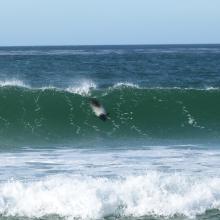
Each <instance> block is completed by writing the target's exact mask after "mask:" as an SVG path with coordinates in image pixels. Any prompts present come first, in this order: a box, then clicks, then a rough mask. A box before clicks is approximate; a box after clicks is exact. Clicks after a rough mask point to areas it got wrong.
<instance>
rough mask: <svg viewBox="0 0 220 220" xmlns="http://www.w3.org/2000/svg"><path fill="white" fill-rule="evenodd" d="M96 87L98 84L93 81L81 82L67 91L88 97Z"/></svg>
mask: <svg viewBox="0 0 220 220" xmlns="http://www.w3.org/2000/svg"><path fill="white" fill-rule="evenodd" d="M96 87H97V86H96V84H95V83H94V82H93V81H91V80H81V81H78V82H77V83H74V85H72V86H69V87H68V88H67V89H66V91H68V92H71V93H75V94H79V95H85V96H86V95H89V94H90V92H91V90H92V89H96Z"/></svg>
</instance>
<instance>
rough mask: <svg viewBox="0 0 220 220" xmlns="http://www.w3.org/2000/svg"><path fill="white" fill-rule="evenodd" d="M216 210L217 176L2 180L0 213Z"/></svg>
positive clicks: (133, 213) (70, 215)
mask: <svg viewBox="0 0 220 220" xmlns="http://www.w3.org/2000/svg"><path fill="white" fill-rule="evenodd" d="M212 208H216V209H219V208H220V178H210V177H209V178H208V177H203V178H196V177H193V176H184V175H181V174H165V173H159V172H155V171H154V172H153V171H152V172H148V173H147V174H145V175H141V176H127V177H126V178H121V179H108V178H104V177H99V178H94V177H88V176H87V177H85V176H78V177H77V176H75V177H74V176H53V177H50V178H47V179H44V180H41V181H36V182H21V181H11V182H7V183H1V184H0V213H1V215H4V216H8V215H11V216H27V217H42V216H44V215H52V214H57V215H59V216H62V217H67V218H71V219H72V218H82V219H86V218H92V219H98V218H102V217H105V216H109V215H114V216H118V215H122V216H135V217H139V216H145V215H158V216H173V215H175V214H179V215H184V216H187V217H190V218H191V217H195V216H196V215H197V214H201V213H204V212H205V211H206V210H207V209H212Z"/></svg>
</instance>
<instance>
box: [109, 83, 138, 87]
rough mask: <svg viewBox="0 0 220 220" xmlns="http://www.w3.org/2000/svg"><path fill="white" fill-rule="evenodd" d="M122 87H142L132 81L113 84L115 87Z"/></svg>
mask: <svg viewBox="0 0 220 220" xmlns="http://www.w3.org/2000/svg"><path fill="white" fill-rule="evenodd" d="M120 87H132V88H140V87H139V86H138V85H137V84H134V83H130V82H118V83H116V84H114V85H113V88H120Z"/></svg>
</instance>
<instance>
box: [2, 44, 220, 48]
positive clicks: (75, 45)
mask: <svg viewBox="0 0 220 220" xmlns="http://www.w3.org/2000/svg"><path fill="white" fill-rule="evenodd" d="M178 45H179V46H181V45H183V46H184V45H185V46H187V45H189V46H190V45H197V46H199V45H220V43H167V44H165V43H161V44H160V43H159V44H51V45H50V44H49V45H47V44H42V45H4V46H3V45H0V48H3V47H92V46H97V47H102V46H178Z"/></svg>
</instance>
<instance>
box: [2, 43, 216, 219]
mask: <svg viewBox="0 0 220 220" xmlns="http://www.w3.org/2000/svg"><path fill="white" fill-rule="evenodd" d="M219 61H220V46H219V45H211V46H210V45H185V46H181V45H175V46H165V45H164V46H99V47H95V46H90V47H10V48H6V47H4V48H0V103H1V104H0V219H154V220H156V219H173V220H183V219H184V220H186V219H187V220H188V219H211V220H215V219H216V220H217V219H220V212H219V208H220V163H219V159H220V148H219V140H220V132H219V129H220V114H219V112H220V104H219V98H220V75H219V73H220V62H219ZM91 97H92V98H94V97H95V98H97V99H98V100H99V101H100V102H101V103H102V104H103V105H104V107H105V108H106V110H107V112H108V113H109V118H108V120H107V121H106V122H103V121H101V120H100V119H99V118H97V117H96V116H95V115H94V113H93V112H92V110H91V108H90V105H89V99H90V98H91Z"/></svg>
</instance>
